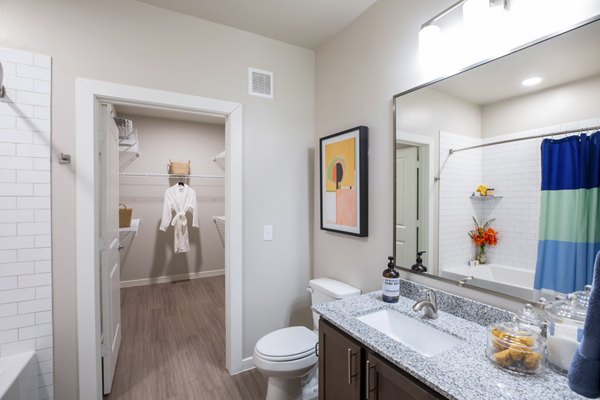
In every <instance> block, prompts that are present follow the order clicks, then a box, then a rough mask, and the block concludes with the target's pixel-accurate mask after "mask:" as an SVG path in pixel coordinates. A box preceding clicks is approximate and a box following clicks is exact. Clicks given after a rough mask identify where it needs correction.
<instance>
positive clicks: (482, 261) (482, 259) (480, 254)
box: [476, 245, 487, 264]
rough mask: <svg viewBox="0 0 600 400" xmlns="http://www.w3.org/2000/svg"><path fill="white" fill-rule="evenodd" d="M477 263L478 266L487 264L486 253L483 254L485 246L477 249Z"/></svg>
mask: <svg viewBox="0 0 600 400" xmlns="http://www.w3.org/2000/svg"><path fill="white" fill-rule="evenodd" d="M476 258H477V261H479V264H485V263H486V262H487V253H486V252H485V245H483V246H478V247H477V257H476Z"/></svg>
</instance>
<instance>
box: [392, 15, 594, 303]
mask: <svg viewBox="0 0 600 400" xmlns="http://www.w3.org/2000/svg"><path fill="white" fill-rule="evenodd" d="M598 38H600V21H598V20H596V21H594V22H589V23H587V24H585V25H583V26H580V27H578V28H576V29H573V30H570V31H568V32H565V33H563V34H560V35H557V36H554V37H552V38H550V39H546V40H544V41H540V42H539V43H536V44H534V45H530V46H527V47H525V48H523V49H520V50H518V51H515V52H513V53H511V54H509V55H506V56H503V57H501V58H498V59H495V60H493V61H490V62H486V63H484V64H482V65H479V66H476V67H473V68H471V69H468V70H466V71H463V72H461V73H458V74H456V75H453V76H451V77H448V78H445V79H442V80H438V81H436V82H433V83H429V84H426V85H423V86H420V87H418V88H414V89H411V90H409V91H406V92H404V93H400V94H398V95H396V96H395V97H394V130H395V133H394V146H393V147H394V181H395V190H394V197H395V199H394V253H395V257H396V263H397V265H398V266H399V267H400V268H402V269H406V270H407V271H411V272H413V273H419V274H422V275H426V276H430V277H432V278H435V279H444V280H448V281H452V282H455V283H458V284H460V285H464V286H468V287H473V288H479V289H482V290H486V291H493V292H495V293H499V294H502V295H505V296H510V297H516V298H519V299H524V300H528V301H536V300H538V299H539V298H540V297H541V296H546V297H549V296H552V295H554V294H556V292H560V293H570V292H573V291H577V290H583V288H584V286H585V285H586V284H591V280H592V270H593V263H594V258H595V255H596V253H597V252H598V251H599V250H600V202H599V201H600V194H599V193H598V191H599V190H600V189H599V188H598V186H599V182H598V180H599V178H598V176H599V175H600V154H599V153H600V133H596V132H598V131H600V42H598ZM418 252H425V253H424V254H422V255H421V257H420V258H421V260H422V262H418V261H417V253H418Z"/></svg>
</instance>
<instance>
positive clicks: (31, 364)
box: [0, 351, 38, 400]
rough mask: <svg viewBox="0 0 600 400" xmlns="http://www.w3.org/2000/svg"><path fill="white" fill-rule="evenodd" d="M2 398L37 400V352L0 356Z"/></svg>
mask: <svg viewBox="0 0 600 400" xmlns="http://www.w3.org/2000/svg"><path fill="white" fill-rule="evenodd" d="M0 399H2V400H37V399H38V373H37V357H36V356H35V352H33V351H29V352H26V353H19V354H15V355H13V356H8V357H0Z"/></svg>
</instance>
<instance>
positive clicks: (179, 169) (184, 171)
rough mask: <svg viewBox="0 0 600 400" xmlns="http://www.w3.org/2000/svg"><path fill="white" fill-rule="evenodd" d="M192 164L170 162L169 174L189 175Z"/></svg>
mask: <svg viewBox="0 0 600 400" xmlns="http://www.w3.org/2000/svg"><path fill="white" fill-rule="evenodd" d="M190 166H191V163H190V162H189V161H188V162H186V163H181V162H172V161H169V174H171V175H189V174H190Z"/></svg>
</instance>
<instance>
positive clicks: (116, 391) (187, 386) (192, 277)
mask: <svg viewBox="0 0 600 400" xmlns="http://www.w3.org/2000/svg"><path fill="white" fill-rule="evenodd" d="M103 106H104V107H106V111H107V113H109V114H110V118H109V117H107V118H106V120H107V122H106V125H107V127H106V129H107V131H110V129H113V130H114V134H116V132H117V131H118V180H117V181H116V183H113V184H111V183H110V181H109V182H108V186H109V187H108V188H107V193H108V194H109V195H107V197H106V198H107V199H110V198H111V197H110V193H111V192H113V193H114V190H115V188H111V187H110V186H111V185H113V186H114V185H115V184H116V185H117V186H118V188H116V189H118V203H119V233H118V243H119V246H118V249H119V253H118V254H119V255H118V259H119V260H118V261H119V262H118V265H117V264H115V265H114V267H112V266H111V267H109V268H108V271H109V272H108V274H109V275H110V276H109V277H108V278H107V279H106V280H103V283H104V282H108V285H112V286H114V287H117V288H119V289H113V291H112V292H110V290H109V291H105V290H102V293H103V295H104V296H105V297H108V298H109V299H104V300H103V302H102V304H103V307H107V308H111V313H112V316H111V317H110V318H111V319H106V318H103V332H106V334H103V335H106V336H107V337H108V339H106V340H105V341H107V342H110V343H104V344H105V345H108V348H110V349H111V350H112V351H113V354H112V359H110V360H109V358H107V357H105V358H103V362H104V363H105V364H104V365H103V368H104V369H105V370H106V369H110V368H112V369H113V371H112V373H106V372H104V385H103V386H104V392H105V395H106V396H105V398H107V399H142V398H143V399H166V398H176V396H178V395H181V398H192V397H193V396H194V395H192V394H193V393H195V395H197V394H198V393H205V394H206V395H207V396H208V397H206V398H229V397H231V398H238V397H239V396H238V395H237V394H235V393H221V391H223V390H224V388H225V387H230V386H231V384H230V383H229V384H225V381H226V380H227V381H230V380H240V379H241V380H244V381H247V383H248V384H249V385H250V386H252V385H253V382H256V385H255V388H256V390H257V391H261V390H263V389H261V388H262V387H264V382H263V378H262V377H260V375H259V374H258V373H256V374H243V375H242V376H238V377H232V376H230V375H229V373H228V372H227V370H226V369H225V367H224V366H225V276H224V274H225V229H226V217H225V174H226V173H227V171H226V163H225V161H226V150H225V120H224V118H222V117H217V116H211V115H201V114H191V113H189V114H188V113H183V112H180V111H177V112H175V111H169V110H157V109H153V108H147V107H139V106H132V105H110V104H108V105H103ZM115 128H116V130H115ZM106 151H110V149H108V150H106ZM105 158H106V159H107V160H114V162H116V159H115V158H114V157H110V156H108V155H107V156H106V157H105ZM109 162H112V161H109ZM108 169H109V170H110V168H108ZM113 175H114V174H113ZM115 198H116V194H113V195H112V199H115ZM107 201H111V200H107ZM113 202H114V201H113ZM112 207H113V210H114V204H113V205H112ZM109 241H110V240H109ZM108 247H110V246H108ZM111 265H112V264H111ZM117 271H118V272H117ZM117 275H118V282H117V281H116V280H117ZM105 293H106V294H105ZM111 293H112V294H111ZM105 300H108V301H105ZM119 314H120V318H119ZM103 315H104V312H103ZM103 340H104V338H103ZM111 379H112V383H111V382H110V381H111ZM228 390H230V389H228ZM259 395H260V394H259ZM186 396H188V397H186ZM189 396H192V397H189Z"/></svg>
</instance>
